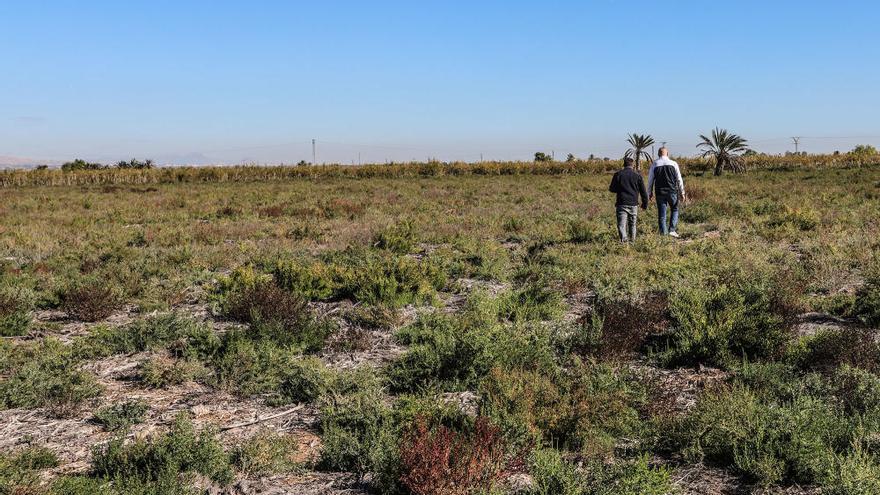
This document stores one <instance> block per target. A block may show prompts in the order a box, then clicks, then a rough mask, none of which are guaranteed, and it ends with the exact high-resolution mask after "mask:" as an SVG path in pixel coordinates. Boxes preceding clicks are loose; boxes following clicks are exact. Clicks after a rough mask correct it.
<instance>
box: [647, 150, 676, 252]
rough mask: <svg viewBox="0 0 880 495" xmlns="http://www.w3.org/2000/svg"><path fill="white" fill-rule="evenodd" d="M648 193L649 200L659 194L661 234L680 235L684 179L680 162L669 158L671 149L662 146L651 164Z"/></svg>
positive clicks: (658, 209) (658, 205)
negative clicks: (667, 216) (679, 211)
mask: <svg viewBox="0 0 880 495" xmlns="http://www.w3.org/2000/svg"><path fill="white" fill-rule="evenodd" d="M648 194H649V195H650V197H649V199H648V200H649V201H650V199H651V198H653V197H654V195H655V194H656V196H657V221H658V223H659V226H660V234H661V235H666V234H669V235H670V236H672V237H678V232H677V231H676V229H677V228H678V204H679V200H681V201H684V199H685V192H684V179H682V178H681V170H679V168H678V163H676V162H675V160H672V159H670V158H669V150H667V149H666V147H665V146H664V147H662V148H660V153H659V158H657V160H655V161H654V163H652V164H651V169H650V170H649V171H648ZM679 194H680V195H681V196H680V197H679ZM667 208H668V209H670V210H671V211H672V214H671V215H670V219H669V224H668V225H667V223H666V210H667Z"/></svg>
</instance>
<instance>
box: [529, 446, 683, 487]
mask: <svg viewBox="0 0 880 495" xmlns="http://www.w3.org/2000/svg"><path fill="white" fill-rule="evenodd" d="M529 468H530V472H531V474H532V478H533V480H534V484H533V486H532V487H531V489H530V490H529V492H528V493H529V494H530V495H630V494H636V493H637V494H640V495H666V494H669V493H673V492H674V487H673V485H672V481H671V480H670V471H669V469H667V468H664V467H655V466H651V465H650V464H649V462H648V457H647V456H642V457H639V458H636V459H634V460H618V461H616V462H614V463H611V464H603V463H596V462H593V463H590V464H589V465H588V466H587V467H586V468H585V469H579V468H578V467H576V466H575V465H573V464H572V463H570V462H567V461H566V460H565V459H563V457H562V456H561V455H560V454H559V452H558V451H556V450H553V449H542V450H538V451H536V452H535V453H534V454H533V456H532V459H531V462H530V466H529Z"/></svg>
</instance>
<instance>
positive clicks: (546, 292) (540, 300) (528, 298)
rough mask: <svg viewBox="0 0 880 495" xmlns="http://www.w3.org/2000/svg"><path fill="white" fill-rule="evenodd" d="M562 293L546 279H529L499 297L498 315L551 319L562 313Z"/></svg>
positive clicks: (528, 319) (533, 319)
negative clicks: (529, 280)
mask: <svg viewBox="0 0 880 495" xmlns="http://www.w3.org/2000/svg"><path fill="white" fill-rule="evenodd" d="M563 309H564V308H563V304H562V294H561V293H559V291H557V290H554V289H553V288H551V287H550V285H549V282H548V281H546V280H537V281H531V282H528V283H526V284H525V285H523V286H522V287H520V288H518V289H515V290H513V291H511V292H509V293H507V294H506V295H503V296H502V297H501V299H500V308H499V315H500V316H501V317H502V318H506V319H508V320H510V321H515V322H516V321H543V320H552V319H554V318H557V317H559V316H561V315H562V313H563Z"/></svg>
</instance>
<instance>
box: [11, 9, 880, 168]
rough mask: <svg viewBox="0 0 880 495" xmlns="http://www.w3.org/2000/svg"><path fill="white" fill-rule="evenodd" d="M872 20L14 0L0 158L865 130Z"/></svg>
mask: <svg viewBox="0 0 880 495" xmlns="http://www.w3.org/2000/svg"><path fill="white" fill-rule="evenodd" d="M878 19H880V4H878V3H877V2H873V1H859V2H856V1H847V0H841V1H836V2H809V1H798V2H796V1H761V2H759V1H737V2H706V1H667V2H648V1H625V2H624V1H614V2H612V1H610V0H609V1H596V2H575V1H556V2H553V1H544V2H537V1H535V2H519V1H485V2H464V1H462V2H455V1H447V2H440V1H424V2H420V1H419V2H417V1H407V2H363V1H360V2H342V1H340V2H334V1H323V2H322V1H309V2H292V1H290V2H282V1H253V2H243V1H242V2H221V1H210V2H209V1H141V2H134V1H133V2H119V1H113V2H104V1H91V2H89V1H82V2H80V1H66V2H60V1H56V2H51V1H46V2H37V1H34V2H25V1H12V0H10V1H6V2H2V3H0V64H2V69H3V71H2V74H3V75H2V76H0V155H4V156H18V157H22V156H24V157H33V158H41V159H67V158H72V157H74V156H82V157H87V158H93V159H104V160H112V159H117V158H122V157H132V156H135V157H154V158H158V159H159V160H161V161H166V160H176V161H180V160H184V161H185V160H187V159H192V160H195V159H196V158H195V156H197V155H191V156H190V154H203V155H205V156H207V157H209V158H210V159H212V160H215V161H224V162H230V163H237V162H240V161H241V160H254V161H259V162H280V161H284V162H292V161H298V160H300V159H306V160H311V144H310V141H311V139H312V138H316V139H317V140H318V161H341V162H345V163H350V162H351V161H352V160H354V161H356V160H357V158H358V153H360V154H361V159H362V160H363V161H384V160H386V159H394V160H404V159H410V158H417V159H425V158H426V157H428V156H432V157H437V158H440V159H466V160H476V159H479V156H480V153H481V152H482V153H483V154H484V156H485V158H487V159H488V158H502V159H514V158H528V157H529V156H530V155H531V154H532V153H534V151H538V150H544V151H548V152H549V151H555V153H556V155H557V157H559V156H560V155H562V156H564V154H565V153H569V152H571V153H575V154H577V155H588V154H589V153H595V154H597V155H600V156H605V155H607V156H614V157H617V156H620V155H621V154H622V152H623V150H624V148H625V146H624V143H623V140H624V136H625V134H626V133H628V132H633V131H636V132H646V133H651V134H653V135H654V136H655V137H656V138H657V139H658V141H659V140H665V141H668V142H669V143H670V145H671V147H672V150H673V153H679V154H691V153H693V151H694V145H695V143H696V136H697V134H699V133H705V132H708V131H709V130H710V129H711V128H712V127H714V126H716V125H719V126H722V127H726V128H729V129H730V130H732V131H734V132H737V133H739V134H742V135H744V136H745V137H746V138H749V139H750V140H751V141H752V142H753V146H754V147H755V148H756V149H758V150H760V151H769V152H780V151H784V150H786V149H788V148H789V146H788V145H787V141H786V139H785V138H786V137H788V136H793V135H803V136H808V138H805V139H804V140H803V142H802V147H803V148H802V149H806V150H809V151H830V150H833V149H843V150H845V149H849V148H851V147H852V146H853V145H854V144H856V143H857V142H867V143H873V144H875V145H878V144H880V138H878V137H877V136H880V119H878V110H880V29H878V28H877V25H876V23H877V20H878ZM852 136H855V138H851V137H852ZM809 137H813V138H812V139H811V138H809ZM832 137H841V138H839V139H828V138H832ZM844 137H845V138H844ZM819 138H821V139H819Z"/></svg>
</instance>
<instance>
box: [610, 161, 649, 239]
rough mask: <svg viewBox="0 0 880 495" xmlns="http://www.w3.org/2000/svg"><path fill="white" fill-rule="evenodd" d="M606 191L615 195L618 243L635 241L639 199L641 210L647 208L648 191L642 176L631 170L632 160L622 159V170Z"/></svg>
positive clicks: (613, 178) (615, 175)
mask: <svg viewBox="0 0 880 495" xmlns="http://www.w3.org/2000/svg"><path fill="white" fill-rule="evenodd" d="M608 190H609V191H611V192H613V193H617V201H616V202H615V203H614V205H615V206H616V207H617V232H618V233H619V234H620V242H634V241H635V240H636V220H637V219H638V215H639V199H641V200H642V208H643V209H644V208H647V207H648V191H647V189H645V181H644V180H643V179H642V175H641V174H639V173H638V172H636V171H635V170H634V169H633V159H632V158H624V159H623V169H621V170H619V171H617V172H616V173H615V174H614V177H612V179H611V185H610V186H608Z"/></svg>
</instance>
